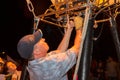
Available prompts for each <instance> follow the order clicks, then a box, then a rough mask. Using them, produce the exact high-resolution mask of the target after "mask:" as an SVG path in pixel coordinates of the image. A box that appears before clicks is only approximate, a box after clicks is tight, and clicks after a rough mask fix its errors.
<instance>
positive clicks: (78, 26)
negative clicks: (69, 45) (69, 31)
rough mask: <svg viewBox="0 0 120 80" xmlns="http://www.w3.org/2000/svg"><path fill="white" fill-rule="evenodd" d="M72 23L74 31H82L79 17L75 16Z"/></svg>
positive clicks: (81, 20) (81, 22) (81, 21)
mask: <svg viewBox="0 0 120 80" xmlns="http://www.w3.org/2000/svg"><path fill="white" fill-rule="evenodd" d="M74 23H75V29H76V30H78V29H82V27H83V18H82V17H80V16H76V17H75V18H74Z"/></svg>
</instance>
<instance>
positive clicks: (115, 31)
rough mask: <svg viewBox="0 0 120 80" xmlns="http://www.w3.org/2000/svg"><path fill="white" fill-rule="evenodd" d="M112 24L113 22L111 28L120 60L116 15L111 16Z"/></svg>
mask: <svg viewBox="0 0 120 80" xmlns="http://www.w3.org/2000/svg"><path fill="white" fill-rule="evenodd" d="M110 24H111V26H110V30H111V33H112V37H113V41H114V44H115V48H116V52H117V57H118V61H119V62H120V41H119V37H118V32H117V25H116V20H115V18H114V17H111V18H110Z"/></svg>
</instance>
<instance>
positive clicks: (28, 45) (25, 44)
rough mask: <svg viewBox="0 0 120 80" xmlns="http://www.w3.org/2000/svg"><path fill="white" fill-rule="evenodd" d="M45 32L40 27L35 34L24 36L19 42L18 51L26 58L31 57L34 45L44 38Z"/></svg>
mask: <svg viewBox="0 0 120 80" xmlns="http://www.w3.org/2000/svg"><path fill="white" fill-rule="evenodd" d="M42 36H43V34H42V31H41V30H40V29H38V30H37V31H36V32H34V33H33V34H29V35H26V36H24V37H22V38H21V39H20V40H19V42H18V44H17V51H18V53H19V54H20V56H21V57H22V58H24V59H29V58H30V57H31V56H32V52H33V47H34V45H35V44H36V43H37V42H38V41H39V40H40V39H41V38H42Z"/></svg>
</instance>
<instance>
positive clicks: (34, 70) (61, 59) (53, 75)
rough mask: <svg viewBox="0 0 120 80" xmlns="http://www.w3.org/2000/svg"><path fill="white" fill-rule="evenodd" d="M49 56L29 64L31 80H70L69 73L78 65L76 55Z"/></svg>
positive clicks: (52, 53) (53, 54)
mask: <svg viewBox="0 0 120 80" xmlns="http://www.w3.org/2000/svg"><path fill="white" fill-rule="evenodd" d="M48 54H49V55H48V56H46V57H43V58H40V59H36V60H33V61H29V62H28V67H27V69H28V72H29V74H30V80H68V78H67V72H68V70H70V69H71V68H72V67H73V66H74V64H75V63H76V54H74V52H73V51H71V50H68V51H66V52H64V53H55V52H53V51H52V52H50V53H48Z"/></svg>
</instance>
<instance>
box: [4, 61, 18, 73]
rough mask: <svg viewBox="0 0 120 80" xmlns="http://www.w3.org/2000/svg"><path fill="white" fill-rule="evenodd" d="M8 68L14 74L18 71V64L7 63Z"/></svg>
mask: <svg viewBox="0 0 120 80" xmlns="http://www.w3.org/2000/svg"><path fill="white" fill-rule="evenodd" d="M6 66H7V69H8V72H9V73H12V72H14V71H16V70H17V66H16V64H15V63H13V62H11V61H8V62H6Z"/></svg>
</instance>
